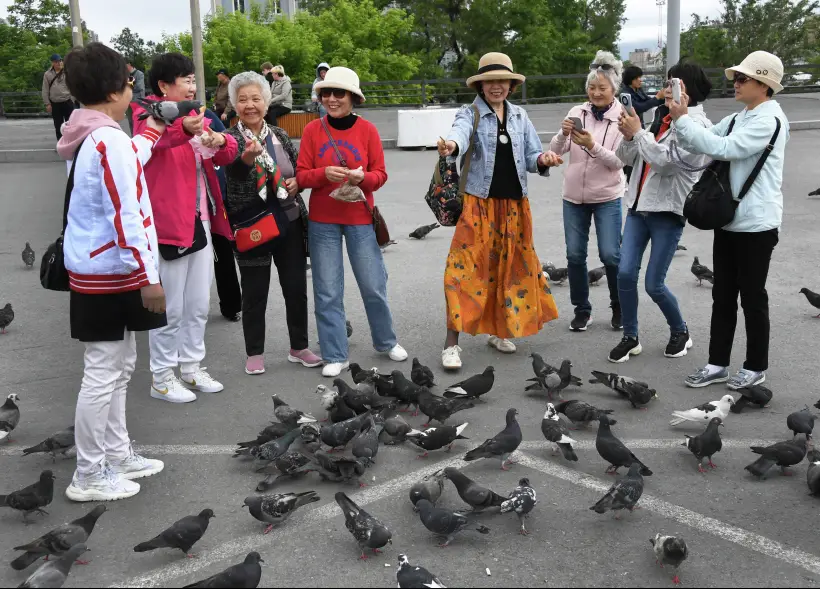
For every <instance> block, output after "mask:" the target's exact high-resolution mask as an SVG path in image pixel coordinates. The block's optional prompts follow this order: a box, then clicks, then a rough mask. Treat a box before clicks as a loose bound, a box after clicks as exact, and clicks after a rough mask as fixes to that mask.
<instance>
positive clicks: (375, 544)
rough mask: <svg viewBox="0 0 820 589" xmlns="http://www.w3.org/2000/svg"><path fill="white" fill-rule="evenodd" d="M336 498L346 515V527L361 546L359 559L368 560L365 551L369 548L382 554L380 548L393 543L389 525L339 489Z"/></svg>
mask: <svg viewBox="0 0 820 589" xmlns="http://www.w3.org/2000/svg"><path fill="white" fill-rule="evenodd" d="M335 498H336V503H338V504H339V507H341V509H342V513H343V514H344V516H345V527H346V528H347V530H348V531H349V532H350V533H351V534H353V537H354V538H355V539H356V542H358V543H359V548H360V549H361V551H362V555H361V556H360V557H359V560H367V555H366V554H365V551H366V550H367V549H368V548H369V549H371V550H372V551H373V554H381V550H379V548H382V547H384V546H386V545H387V544H392V543H393V540H392V538H393V532H391V531H390V530H388V529H387V526H385V525H384V524H383V523H382V522H380V521H379V520H378V519H376V518H375V517H373V516H372V515H370V514H369V513H367V512H366V511H365V510H364V509H362V508H361V507H359V506H358V505H356V503H355V502H354V501H352V500H351V499H350V497H348V496H347V495H345V494H344V493H342V492H341V491H339V492H338V493H336V495H335Z"/></svg>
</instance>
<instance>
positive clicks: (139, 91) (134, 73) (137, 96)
mask: <svg viewBox="0 0 820 589" xmlns="http://www.w3.org/2000/svg"><path fill="white" fill-rule="evenodd" d="M126 65H127V66H128V73H129V75H130V76H131V80H132V82H133V84H134V85H133V92H132V95H131V101H132V102H136V101H138V100H142V99H144V98H145V74H144V73H142V72H141V71H140V70H138V69H137V68H135V67H134V64H133V63H132V62H131V60H129V61H127V62H126ZM133 112H134V111H133V110H132V109H131V105H130V104H129V105H128V110H127V111H126V113H125V115H126V116H125V118H126V119H128V129H129V130H130V132H131V134H132V135H133V134H134V122H133V121H132V120H131V119H132V116H131V115H132V114H133Z"/></svg>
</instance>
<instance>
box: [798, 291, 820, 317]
mask: <svg viewBox="0 0 820 589" xmlns="http://www.w3.org/2000/svg"><path fill="white" fill-rule="evenodd" d="M800 294H804V295H806V300H807V301H809V304H810V305H811V306H812V307H814V308H815V309H820V294H817V293H816V292H812V291H810V290H809V289H808V288H801V289H800ZM814 318H815V319H820V314H818V315H815V316H814Z"/></svg>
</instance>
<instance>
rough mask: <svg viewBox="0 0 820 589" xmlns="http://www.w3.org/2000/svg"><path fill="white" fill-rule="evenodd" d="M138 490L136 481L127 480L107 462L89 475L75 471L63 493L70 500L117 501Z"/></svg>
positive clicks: (134, 493)
mask: <svg viewBox="0 0 820 589" xmlns="http://www.w3.org/2000/svg"><path fill="white" fill-rule="evenodd" d="M139 492H140V486H139V484H138V483H135V482H132V481H129V480H127V479H125V478H123V477H122V476H121V475H120V474H118V473H117V472H116V471H115V470H114V469H113V468H112V467H111V465H110V464H109V463H108V462H104V463H103V465H102V468H101V469H100V470H99V471H98V472H96V473H94V474H90V475H85V476H83V475H80V474H79V473H77V472H76V471H75V472H74V477H73V478H72V480H71V484H70V485H69V486H68V488H67V489H66V490H65V495H66V497H68V498H69V499H70V500H72V501H78V502H81V503H82V502H87V501H117V500H119V499H128V498H129V497H133V496H134V495H136V494H137V493H139Z"/></svg>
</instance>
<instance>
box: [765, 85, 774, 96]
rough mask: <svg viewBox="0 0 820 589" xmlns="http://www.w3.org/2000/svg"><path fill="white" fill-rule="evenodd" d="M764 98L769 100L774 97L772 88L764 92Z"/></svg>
mask: <svg viewBox="0 0 820 589" xmlns="http://www.w3.org/2000/svg"><path fill="white" fill-rule="evenodd" d="M766 96H768V97H769V98H771V97H772V96H774V88H772V87H771V86H769V88H768V89H767V90H766Z"/></svg>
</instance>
